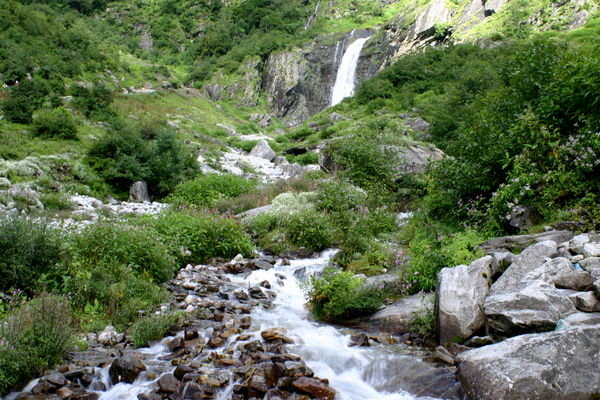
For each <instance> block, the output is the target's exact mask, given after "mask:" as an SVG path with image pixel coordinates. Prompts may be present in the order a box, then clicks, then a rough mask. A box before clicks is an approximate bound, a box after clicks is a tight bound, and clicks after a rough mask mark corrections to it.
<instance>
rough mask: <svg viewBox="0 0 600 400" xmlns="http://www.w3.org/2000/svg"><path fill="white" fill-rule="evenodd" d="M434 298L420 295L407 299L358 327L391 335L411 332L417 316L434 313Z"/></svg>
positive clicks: (395, 303) (360, 323)
mask: <svg viewBox="0 0 600 400" xmlns="http://www.w3.org/2000/svg"><path fill="white" fill-rule="evenodd" d="M433 296H434V295H433V294H431V293H427V294H419V293H418V294H415V295H412V296H408V297H405V298H403V299H400V300H398V301H396V302H394V303H393V304H390V305H389V306H387V307H385V308H384V309H382V310H379V311H378V312H376V313H375V314H373V315H372V316H371V317H369V319H368V320H367V321H364V322H359V323H358V325H357V326H358V327H360V328H363V329H366V330H370V331H379V332H387V333H391V334H402V333H406V332H410V331H411V328H412V323H413V321H414V319H415V316H416V315H418V314H421V313H427V312H431V311H432V309H433V298H434V297H433Z"/></svg>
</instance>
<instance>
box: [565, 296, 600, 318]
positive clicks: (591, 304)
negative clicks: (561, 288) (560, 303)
mask: <svg viewBox="0 0 600 400" xmlns="http://www.w3.org/2000/svg"><path fill="white" fill-rule="evenodd" d="M569 299H570V300H571V301H572V302H573V305H574V306H575V308H577V309H578V310H579V311H583V312H589V313H591V312H595V311H600V302H598V299H597V298H596V295H595V294H594V292H591V291H589V292H576V293H573V294H571V295H570V296H569Z"/></svg>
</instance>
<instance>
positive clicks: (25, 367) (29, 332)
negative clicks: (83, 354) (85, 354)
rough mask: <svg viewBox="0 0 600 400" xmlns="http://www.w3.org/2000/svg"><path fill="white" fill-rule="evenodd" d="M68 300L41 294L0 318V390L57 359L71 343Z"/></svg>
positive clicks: (71, 327) (41, 369) (55, 361)
mask: <svg viewBox="0 0 600 400" xmlns="http://www.w3.org/2000/svg"><path fill="white" fill-rule="evenodd" d="M72 335H73V326H72V320H71V314H70V310H69V306H68V303H67V302H66V301H65V300H64V299H62V298H61V297H58V296H54V295H47V294H44V295H42V296H40V297H39V298H36V299H33V300H31V301H29V302H28V303H26V304H24V305H23V306H21V307H20V308H18V309H16V310H14V311H13V312H12V313H10V314H9V315H8V316H7V317H6V318H5V319H4V320H3V321H0V393H5V392H7V391H8V390H9V389H10V388H12V387H13V386H15V385H17V384H23V383H25V382H26V381H27V380H28V379H31V378H32V377H33V376H35V375H37V374H41V373H42V372H43V371H44V370H45V369H47V368H49V367H52V366H53V365H54V364H56V363H57V362H59V361H60V359H61V358H62V357H63V355H64V354H65V353H66V352H67V351H68V349H69V346H70V344H71V343H72Z"/></svg>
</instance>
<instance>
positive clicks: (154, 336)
mask: <svg viewBox="0 0 600 400" xmlns="http://www.w3.org/2000/svg"><path fill="white" fill-rule="evenodd" d="M179 320H180V315H179V314H177V313H169V314H153V315H149V316H147V317H142V318H140V319H138V320H137V321H136V322H135V323H134V324H133V325H132V326H131V328H130V332H131V338H132V340H133V344H134V346H135V347H144V346H148V345H149V344H150V342H151V341H153V340H158V339H161V338H163V337H164V336H165V335H166V334H167V332H169V330H171V328H173V327H175V326H176V325H177V324H178V323H179Z"/></svg>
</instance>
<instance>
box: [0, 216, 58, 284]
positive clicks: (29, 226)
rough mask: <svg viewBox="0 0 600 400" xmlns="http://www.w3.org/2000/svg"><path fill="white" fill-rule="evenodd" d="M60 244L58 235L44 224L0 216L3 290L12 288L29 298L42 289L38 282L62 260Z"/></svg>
mask: <svg viewBox="0 0 600 400" xmlns="http://www.w3.org/2000/svg"><path fill="white" fill-rule="evenodd" d="M61 242H62V237H61V235H60V234H59V232H58V231H56V230H54V229H52V228H51V227H50V226H49V225H47V224H46V223H45V222H43V221H40V222H34V221H32V220H30V219H27V218H22V217H0V290H7V289H10V288H11V287H13V288H17V289H22V290H25V291H26V292H27V293H28V294H29V295H32V294H33V293H35V292H36V291H37V290H39V288H40V287H39V279H40V278H41V277H42V276H44V275H46V274H50V273H51V272H52V270H53V269H54V267H55V266H56V265H57V264H58V263H59V262H60V261H61ZM59 279H60V277H59ZM58 284H59V282H54V285H58Z"/></svg>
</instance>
